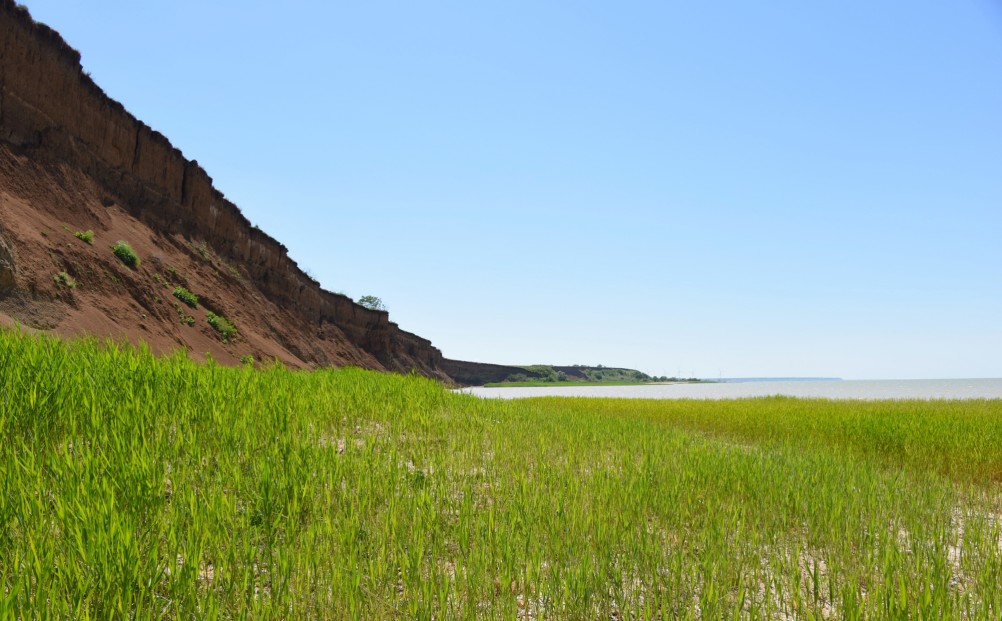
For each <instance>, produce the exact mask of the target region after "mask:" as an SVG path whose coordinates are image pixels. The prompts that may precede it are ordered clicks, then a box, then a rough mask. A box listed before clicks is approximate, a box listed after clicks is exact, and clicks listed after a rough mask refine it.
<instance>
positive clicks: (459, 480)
mask: <svg viewBox="0 0 1002 621" xmlns="http://www.w3.org/2000/svg"><path fill="white" fill-rule="evenodd" d="M1000 430H1002V404H1000V402H999V401H972V402H888V403H866V402H827V401H798V400H788V399H755V400H743V401H734V402H718V403H706V402H638V401H629V402H621V401H612V400H608V401H607V400H568V399H545V400H528V401H521V400H516V401H486V400H480V399H477V398H475V397H470V396H467V395H459V394H453V393H450V392H449V391H447V390H445V389H444V388H443V387H441V386H440V385H438V384H436V383H434V382H432V381H430V380H426V379H422V378H418V377H401V376H392V375H382V374H377V373H372V372H366V371H361V370H358V369H342V370H329V371H318V372H311V373H306V372H293V371H289V370H286V369H283V368H281V367H280V366H272V367H268V368H265V369H262V370H255V369H253V368H250V367H243V368H226V367H221V366H218V365H215V364H207V365H204V366H198V365H196V364H194V363H192V362H190V361H189V360H188V359H187V358H186V357H185V356H184V355H182V354H178V355H175V356H173V357H168V358H161V359H157V358H154V357H153V356H152V355H151V354H150V353H149V351H148V350H145V349H133V348H129V347H122V346H116V345H113V344H97V343H94V342H91V341H81V342H75V343H69V344H67V343H62V342H59V341H55V340H52V339H48V338H44V337H25V336H21V335H18V334H14V333H11V332H0V439H2V444H0V618H11V617H13V618H19V617H20V618H31V617H35V616H37V617H55V618H100V619H105V618H142V619H146V618H167V619H175V618H184V619H191V618H196V619H230V618H241V619H244V618H253V619H262V618H289V619H292V618H324V619H328V618H329V619H356V618H364V619H384V618H402V619H410V618H414V619H432V618H434V619H446V618H448V619H451V618H470V619H472V618H478V619H479V618H488V619H490V618H497V619H516V618H517V619H523V618H531V619H584V618H589V619H590V618H606V619H609V618H616V619H626V618H631V619H633V618H635V619H653V618H658V619H661V618H666V619H675V618H683V619H685V618H690V619H696V618H701V619H717V618H725V617H726V618H749V619H752V618H760V619H764V618H792V619H818V618H848V619H855V618H916V619H933V618H936V619H939V618H985V619H988V618H995V619H997V618H998V617H999V615H1000V614H1002V588H1000V586H999V585H1000V584H1002V548H1000V546H1002V539H1000V530H1002V508H1000V506H999V504H1000V502H999V501H1000V497H999V488H998V483H997V478H998V472H999V469H998V465H999V464H1000V463H1002V447H1000V444H999V443H995V442H994V439H995V438H998V437H999V434H1000Z"/></svg>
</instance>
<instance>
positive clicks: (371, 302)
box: [358, 295, 386, 311]
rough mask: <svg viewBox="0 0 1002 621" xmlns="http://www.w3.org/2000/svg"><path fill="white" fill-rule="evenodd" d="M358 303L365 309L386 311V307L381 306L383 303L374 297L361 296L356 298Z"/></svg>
mask: <svg viewBox="0 0 1002 621" xmlns="http://www.w3.org/2000/svg"><path fill="white" fill-rule="evenodd" d="M358 303H359V304H361V305H362V306H364V307H366V308H371V309H372V310H381V311H384V310H386V305H385V304H383V301H382V300H381V299H380V298H377V297H376V296H374V295H363V296H362V297H360V298H358Z"/></svg>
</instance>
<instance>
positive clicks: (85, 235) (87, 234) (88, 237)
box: [73, 229, 94, 246]
mask: <svg viewBox="0 0 1002 621" xmlns="http://www.w3.org/2000/svg"><path fill="white" fill-rule="evenodd" d="M73 236H74V237H76V238H77V239H79V240H81V241H85V242H87V243H88V244H90V245H91V246H93V245H94V231H92V230H90V229H87V230H86V231H77V232H76V233H74V234H73Z"/></svg>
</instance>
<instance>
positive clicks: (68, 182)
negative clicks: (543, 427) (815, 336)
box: [0, 0, 449, 380]
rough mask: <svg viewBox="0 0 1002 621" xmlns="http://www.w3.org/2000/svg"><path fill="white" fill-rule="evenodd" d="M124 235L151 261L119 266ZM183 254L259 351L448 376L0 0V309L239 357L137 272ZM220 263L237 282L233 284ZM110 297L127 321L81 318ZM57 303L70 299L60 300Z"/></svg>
mask: <svg viewBox="0 0 1002 621" xmlns="http://www.w3.org/2000/svg"><path fill="white" fill-rule="evenodd" d="M67 222H69V223H72V226H73V227H77V226H79V227H82V228H94V229H95V231H96V232H97V234H98V238H99V239H102V243H103V244H104V245H103V246H102V245H101V244H98V243H97V242H95V244H94V246H93V247H88V246H86V245H85V244H82V243H80V244H77V245H74V244H75V243H76V241H75V240H72V239H64V238H65V237H68V235H67V234H66V233H65V232H61V231H59V230H58V227H60V226H62V228H63V229H66V230H69V229H68V227H67V225H66V224H64V223H67ZM61 223H63V224H61ZM124 234H129V235H131V239H134V240H136V241H135V242H133V243H134V244H138V245H139V246H140V247H139V248H137V250H139V251H140V254H141V255H143V254H144V253H143V250H144V249H145V250H146V254H147V255H151V256H153V257H154V259H155V261H154V262H153V264H150V262H149V261H147V262H145V263H144V264H143V266H142V268H141V269H140V270H132V271H130V270H124V271H123V268H122V266H120V265H117V264H116V263H115V261H114V258H113V257H109V256H107V255H108V253H107V252H106V249H107V244H109V243H113V241H114V240H113V239H112V240H111V241H108V240H109V239H111V237H112V236H114V235H124ZM39 235H41V236H42V237H39ZM54 238H56V239H54ZM196 243H197V244H198V245H199V246H198V247H199V248H201V249H202V250H201V252H202V254H203V255H205V254H206V252H205V249H208V250H209V259H207V261H200V260H199V257H198V256H196V255H195V254H193V253H192V252H191V248H192V247H193V246H194V245H195V244H196ZM78 246H79V247H78ZM168 264H169V265H168ZM178 264H180V265H182V266H186V267H187V276H186V278H187V279H188V280H192V281H194V283H195V285H197V286H198V287H199V288H200V289H201V291H202V293H203V295H206V296H207V298H208V299H209V300H210V301H212V302H214V304H215V306H216V307H217V308H220V309H221V310H223V311H224V312H227V313H228V314H230V316H237V317H238V318H239V321H240V322H243V323H242V325H241V324H240V323H238V325H240V326H241V328H242V332H241V334H242V335H243V334H246V335H248V336H247V337H246V338H247V344H249V345H253V348H252V349H253V350H254V351H256V352H258V353H259V355H264V356H271V355H274V356H275V357H278V358H281V359H284V360H286V361H287V362H290V363H292V364H295V365H299V366H315V365H319V364H358V365H361V366H367V367H371V368H377V369H384V370H391V371H399V372H408V371H411V370H412V369H413V370H417V371H418V372H420V373H422V374H425V375H429V376H432V377H438V378H441V379H446V380H448V379H449V378H448V376H447V375H446V373H445V372H444V371H443V366H442V365H443V359H442V355H441V352H439V350H437V349H436V348H434V347H433V346H432V345H431V343H430V342H429V341H428V340H426V339H423V338H421V337H419V336H416V335H414V334H410V333H408V332H405V331H403V330H401V329H400V328H399V327H398V326H397V325H396V324H395V323H392V322H390V321H389V317H388V315H387V313H386V312H382V311H372V310H369V309H366V308H364V307H361V306H359V305H358V304H355V303H353V302H352V301H351V300H350V299H348V298H346V297H344V296H340V295H336V294H332V293H330V292H327V291H325V290H323V289H321V288H320V287H319V285H318V284H317V283H316V282H315V281H313V280H312V279H311V278H310V277H309V276H307V275H306V274H305V273H304V272H303V271H302V270H300V269H299V267H298V266H297V265H296V264H295V262H293V261H292V260H291V259H290V258H289V256H288V253H287V250H286V248H285V247H284V246H283V245H282V244H280V243H279V242H277V241H276V240H274V239H272V238H271V237H269V236H268V235H267V234H266V233H264V232H262V231H261V230H259V229H257V228H255V227H253V226H251V224H250V222H249V221H248V220H247V219H246V218H245V217H244V216H243V215H242V214H241V213H240V210H239V209H238V208H237V207H236V206H235V205H234V204H233V203H231V202H230V201H228V200H226V198H225V197H224V196H223V194H222V193H221V192H220V191H219V190H217V189H216V188H215V187H213V184H212V179H211V178H210V177H209V175H208V174H206V172H205V171H204V170H203V169H202V168H201V167H200V166H199V165H198V163H197V162H195V161H189V160H187V159H185V157H184V156H183V155H182V154H181V152H180V151H179V150H177V149H176V148H174V147H173V146H172V145H171V143H170V142H169V141H168V140H167V138H165V137H164V136H163V135H161V134H159V133H158V132H156V131H154V130H152V129H151V128H149V127H148V126H146V125H145V124H143V123H142V122H140V121H139V120H137V119H136V118H135V117H133V116H132V115H131V114H130V113H129V112H127V111H126V110H125V109H124V108H123V107H122V105H121V104H119V103H118V102H116V101H114V100H112V99H111V98H109V97H108V96H107V95H105V93H104V92H103V91H102V90H101V89H100V88H99V87H98V86H97V85H96V84H95V83H94V82H93V81H92V80H91V79H90V77H88V76H87V75H86V74H84V72H83V71H82V69H81V65H80V55H79V53H78V52H76V51H75V50H74V49H72V48H71V47H69V46H68V45H67V44H66V43H65V42H64V41H63V40H62V38H61V37H60V36H59V34H58V33H56V32H55V31H53V30H52V29H50V28H48V27H47V26H45V25H43V24H38V23H35V22H34V21H33V20H32V19H31V17H30V15H29V14H28V12H27V10H26V9H24V8H22V7H19V6H18V5H16V4H15V3H14V2H12V1H11V0H0V298H2V299H5V300H6V302H5V304H6V305H5V306H4V305H0V314H2V313H4V312H5V313H6V315H7V316H8V322H10V320H11V318H12V319H13V320H17V321H20V322H23V323H27V324H29V325H31V324H32V323H33V319H36V320H38V321H34V323H38V324H39V325H38V326H37V327H40V328H44V329H53V330H55V331H56V332H57V333H72V332H78V331H79V329H80V327H81V326H88V325H90V326H94V325H98V326H99V327H98V329H96V330H92V331H94V332H96V333H98V334H99V335H104V336H113V335H116V334H126V335H128V336H129V337H130V338H132V337H135V338H137V339H147V338H153V337H157V336H162V337H164V338H166V339H167V343H166V344H165V345H164V346H163V347H162V349H169V348H170V347H169V346H172V345H173V346H187V347H189V348H191V349H194V348H196V347H200V346H202V345H204V346H205V347H207V348H208V349H209V350H210V351H212V353H214V355H216V356H217V359H218V357H219V356H222V357H224V358H226V357H227V356H229V358H230V359H232V360H235V359H236V358H237V357H238V356H239V355H240V353H241V351H242V350H240V348H238V347H225V346H222V345H219V344H218V343H213V344H212V345H211V347H210V346H209V345H207V344H205V343H204V342H203V341H205V342H208V340H211V337H212V336H213V335H212V333H211V332H210V331H206V330H205V329H204V326H202V327H201V328H199V334H201V335H202V336H205V337H206V338H205V339H202V340H199V339H200V338H201V337H199V339H196V338H194V337H192V336H191V335H190V334H189V333H187V332H185V331H184V330H183V329H182V328H179V327H178V326H177V325H171V324H176V323H177V321H176V319H177V317H176V316H174V315H173V312H172V302H173V300H171V299H170V298H169V293H170V292H169V290H168V291H167V293H166V294H164V293H163V292H161V291H159V290H157V289H156V285H154V284H151V283H149V282H147V280H151V279H154V278H155V279H156V280H157V282H159V281H160V278H161V274H160V272H162V271H164V270H165V269H168V268H171V269H175V271H179V270H176V267H175V266H176V265H178ZM226 266H229V267H228V269H229V270H230V271H231V272H233V274H235V275H237V276H239V278H236V279H230V280H227V279H226V278H225V276H226V275H225V274H224V273H223V272H224V271H225V268H226ZM60 268H63V269H65V270H68V271H69V273H70V274H71V275H73V274H75V276H76V278H77V281H78V282H80V284H79V285H78V286H77V287H76V288H74V289H73V290H72V291H70V290H68V289H67V288H66V287H65V286H63V287H62V288H60V287H59V286H58V285H59V283H55V286H53V282H52V280H53V274H54V273H56V272H58V271H60ZM172 284H173V283H172ZM119 285H120V286H119ZM209 292H211V293H209ZM164 298H166V300H165V299H164ZM115 299H119V302H120V303H121V304H124V305H125V306H126V307H128V308H130V309H132V311H134V312H135V313H136V315H137V316H138V317H139V319H138V320H136V321H135V322H133V323H136V324H137V325H135V326H134V325H132V324H131V323H129V317H130V315H131V313H130V312H125V311H121V312H119V313H118V315H119V316H116V317H115V318H114V319H113V320H112V321H111V322H110V323H109V325H108V326H107V327H106V329H105V328H101V327H100V326H101V325H103V324H101V322H100V321H99V320H96V319H93V318H92V319H91V320H89V323H88V321H85V320H84V319H82V318H81V317H83V310H81V309H82V308H83V307H85V306H88V304H90V302H92V301H93V302H94V303H95V304H99V303H102V302H104V303H106V304H107V307H106V309H105V310H107V312H108V313H111V314H114V309H113V308H112V301H113V300H115ZM157 300H159V302H163V303H164V304H165V305H166V310H165V309H163V308H160V306H158V301H157ZM59 304H63V305H64V306H66V307H67V308H68V309H69V310H65V311H60V310H58V309H55V307H56V306H58V305H59ZM115 308H124V307H122V306H121V305H120V306H119V307H115ZM5 309H6V310H5ZM46 309H48V310H46ZM39 317H48V319H47V320H45V321H43V320H40V319H38V318H39ZM67 317H68V318H69V319H66V318H67ZM73 317H77V318H78V319H79V320H71V319H72V318H73ZM66 322H68V323H66ZM64 323H66V325H63V324H64ZM151 326H153V327H151ZM116 330H119V331H116ZM144 330H145V332H144ZM252 336H253V338H252ZM193 341H194V342H193ZM245 349H246V348H245Z"/></svg>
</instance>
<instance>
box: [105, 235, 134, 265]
mask: <svg viewBox="0 0 1002 621" xmlns="http://www.w3.org/2000/svg"><path fill="white" fill-rule="evenodd" d="M111 251H112V252H114V253H115V256H116V257H118V258H119V259H121V261H122V263H125V264H126V265H128V266H129V267H131V268H132V269H136V268H138V267H139V255H137V254H136V251H135V250H133V249H132V246H130V245H129V244H128V243H126V242H124V241H121V240H119V241H118V242H116V243H115V245H114V246H112V247H111Z"/></svg>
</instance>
